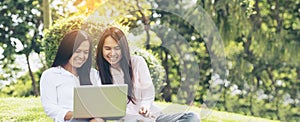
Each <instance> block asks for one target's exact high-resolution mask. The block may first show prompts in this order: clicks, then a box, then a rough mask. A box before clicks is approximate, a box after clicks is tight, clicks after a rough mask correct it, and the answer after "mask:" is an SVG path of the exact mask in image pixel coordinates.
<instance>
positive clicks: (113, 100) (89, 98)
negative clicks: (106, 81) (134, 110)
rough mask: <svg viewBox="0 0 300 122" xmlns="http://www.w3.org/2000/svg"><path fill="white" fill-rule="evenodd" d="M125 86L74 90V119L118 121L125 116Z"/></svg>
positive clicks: (88, 87)
mask: <svg viewBox="0 0 300 122" xmlns="http://www.w3.org/2000/svg"><path fill="white" fill-rule="evenodd" d="M127 90H128V86H127V84H118V85H101V86H80V87H75V88H74V106H73V109H74V110H73V117H74V118H93V117H101V118H104V119H114V120H116V119H120V118H122V117H123V116H125V114H126V105H127Z"/></svg>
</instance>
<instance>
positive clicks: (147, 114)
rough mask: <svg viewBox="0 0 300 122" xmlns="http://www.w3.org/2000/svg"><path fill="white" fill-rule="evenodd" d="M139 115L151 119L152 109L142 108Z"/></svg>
mask: <svg viewBox="0 0 300 122" xmlns="http://www.w3.org/2000/svg"><path fill="white" fill-rule="evenodd" d="M139 114H141V115H143V116H144V117H148V118H151V117H153V115H152V113H151V111H150V108H149V107H145V106H141V108H140V110H139Z"/></svg>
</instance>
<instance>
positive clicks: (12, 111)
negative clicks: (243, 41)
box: [0, 97, 274, 122]
mask: <svg viewBox="0 0 300 122" xmlns="http://www.w3.org/2000/svg"><path fill="white" fill-rule="evenodd" d="M157 104H158V105H159V106H161V107H162V108H163V112H167V113H168V112H184V111H193V112H195V113H199V115H200V116H202V121H203V122H274V121H271V120H267V119H262V118H257V117H251V116H244V115H240V114H234V113H229V112H220V111H214V110H209V109H207V110H204V109H199V108H196V107H187V106H182V105H177V104H169V103H160V102H158V103H157ZM0 121H1V122H2V121H22V122H24V121H30V122H32V121H36V122H46V121H50V122H51V121H52V119H50V118H48V117H47V116H46V115H45V113H44V111H43V108H42V105H41V101H40V99H39V98H34V97H31V98H0Z"/></svg>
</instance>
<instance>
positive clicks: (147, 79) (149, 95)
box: [134, 56, 155, 117]
mask: <svg viewBox="0 0 300 122" xmlns="http://www.w3.org/2000/svg"><path fill="white" fill-rule="evenodd" d="M136 68H137V70H138V74H134V75H138V81H139V83H140V86H139V88H135V89H139V90H140V91H141V96H136V97H138V98H137V99H140V100H141V108H140V111H139V113H140V114H142V115H144V116H147V117H151V111H150V108H151V106H152V103H153V102H154V98H155V90H154V85H153V83H152V79H151V75H150V72H149V69H148V66H147V63H146V61H145V60H144V58H142V57H140V56H138V58H137V67H136ZM139 97H140V98H139Z"/></svg>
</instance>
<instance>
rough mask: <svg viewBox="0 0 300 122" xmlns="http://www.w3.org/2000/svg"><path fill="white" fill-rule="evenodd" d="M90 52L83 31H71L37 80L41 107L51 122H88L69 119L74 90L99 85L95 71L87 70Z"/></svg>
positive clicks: (89, 46)
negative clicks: (50, 63)
mask: <svg viewBox="0 0 300 122" xmlns="http://www.w3.org/2000/svg"><path fill="white" fill-rule="evenodd" d="M91 49H92V43H91V40H90V38H89V37H88V35H87V34H86V33H85V32H84V31H81V30H74V31H71V32H69V33H67V34H65V36H64V37H63V39H62V41H61V43H60V45H59V47H58V51H57V53H56V56H55V59H54V61H53V64H52V66H51V68H49V69H47V70H45V71H44V72H43V74H42V76H41V81H40V91H41V101H42V105H43V107H44V111H45V112H46V114H47V115H48V116H49V117H51V118H53V119H54V121H55V122H63V121H89V120H90V119H83V120H77V119H72V116H73V112H72V111H73V89H74V87H76V86H80V85H100V84H101V82H100V78H99V75H98V73H97V70H95V69H91V64H92V59H91V55H92V50H91ZM97 119H98V120H101V119H100V118H97ZM92 120H93V121H94V120H95V119H92Z"/></svg>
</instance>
